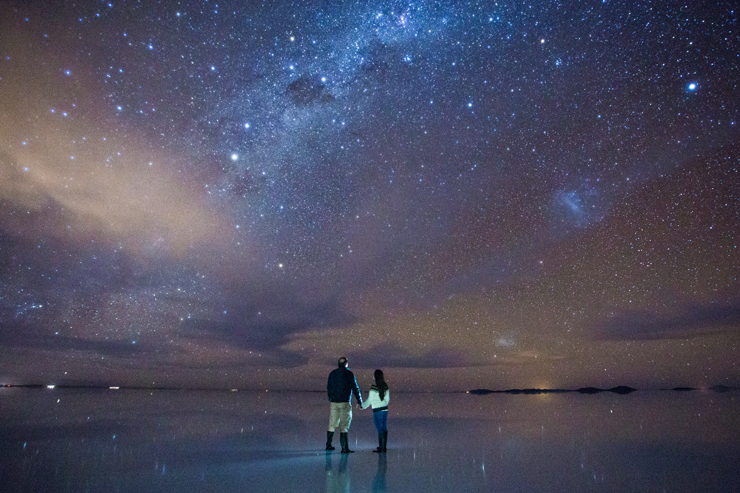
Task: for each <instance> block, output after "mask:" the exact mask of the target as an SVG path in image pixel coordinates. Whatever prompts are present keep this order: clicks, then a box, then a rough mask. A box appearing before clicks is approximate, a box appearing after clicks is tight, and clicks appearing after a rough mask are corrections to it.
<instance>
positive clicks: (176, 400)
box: [0, 388, 740, 493]
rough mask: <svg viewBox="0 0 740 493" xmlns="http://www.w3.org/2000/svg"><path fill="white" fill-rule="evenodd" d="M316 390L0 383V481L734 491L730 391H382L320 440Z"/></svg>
mask: <svg viewBox="0 0 740 493" xmlns="http://www.w3.org/2000/svg"><path fill="white" fill-rule="evenodd" d="M328 411H329V407H328V404H327V403H326V401H325V396H324V394H323V393H320V392H316V393H312V392H223V391H174V390H158V391H144V390H107V389H105V390H103V389H100V390H90V389H59V388H57V389H53V390H50V389H17V388H11V389H0V418H1V421H0V491H3V492H8V493H9V492H28V491H65V492H66V491H68V492H84V491H90V492H103V491H106V492H107V491H122V492H136V493H145V492H154V491H162V492H164V491H167V492H171V491H204V492H211V491H212V492H222V491H279V492H284V493H289V492H293V491H300V492H306V491H327V492H329V491H330V492H334V491H342V492H350V491H356V492H362V491H368V492H369V491H374V492H383V491H389V492H390V491H401V492H403V491H424V492H436V491H465V492H475V491H486V492H488V491H506V492H518V491H521V492H532V491H615V492H616V491H620V492H621V491H651V492H654V491H658V492H660V491H666V492H683V491H703V492H709V491H716V492H727V491H740V468H738V464H740V461H739V459H738V457H740V392H738V391H731V392H725V393H717V392H711V391H693V392H675V391H638V392H634V393H632V394H629V395H617V394H611V393H601V394H594V395H583V394H549V395H507V394H491V395H482V396H478V395H470V394H404V393H401V392H395V393H394V394H393V401H392V402H391V410H390V414H389V419H388V429H389V435H388V452H387V453H386V454H375V453H372V449H374V448H375V447H376V446H377V434H376V432H375V429H374V427H373V424H372V416H371V412H370V411H367V410H366V411H358V410H355V415H354V420H353V422H352V427H351V430H350V447H351V448H353V449H354V450H355V451H356V452H355V453H353V454H349V455H343V454H340V453H339V448H338V444H339V440H338V438H339V437H338V434H337V436H335V438H334V442H335V443H334V444H335V446H337V450H335V451H334V452H333V453H328V454H327V453H326V452H325V451H324V442H325V438H326V421H327V418H328Z"/></svg>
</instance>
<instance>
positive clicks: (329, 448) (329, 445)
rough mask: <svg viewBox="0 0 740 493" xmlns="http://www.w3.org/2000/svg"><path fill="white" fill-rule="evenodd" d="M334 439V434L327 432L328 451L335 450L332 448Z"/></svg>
mask: <svg viewBox="0 0 740 493" xmlns="http://www.w3.org/2000/svg"><path fill="white" fill-rule="evenodd" d="M332 438H334V432H333V431H327V432H326V450H334V447H332V446H331V440H332Z"/></svg>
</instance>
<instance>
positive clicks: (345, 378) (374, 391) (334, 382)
mask: <svg viewBox="0 0 740 493" xmlns="http://www.w3.org/2000/svg"><path fill="white" fill-rule="evenodd" d="M337 364H338V366H339V367H338V368H337V369H335V370H334V371H332V372H331V373H330V374H329V380H328V382H327V384H326V390H327V392H328V394H329V403H330V404H329V405H330V411H329V429H328V431H327V432H326V450H329V451H330V450H334V447H333V446H332V444H331V441H332V438H334V430H336V429H337V428H339V443H340V445H341V446H342V453H343V454H349V453H352V452H354V450H350V449H349V444H348V439H347V433H348V432H349V425H350V423H351V422H352V403H351V400H352V394H353V393H354V394H355V399H356V400H357V404H358V405H359V406H361V407H362V409H367V408H368V407H370V406H372V408H373V422H374V423H375V429H376V430H378V448H376V449H375V450H373V452H378V453H384V452H385V451H386V443H387V441H388V426H387V424H388V401H389V400H390V390H388V384H386V383H385V378H384V377H383V372H382V371H381V370H375V374H374V375H373V376H374V378H375V383H374V384H373V386H372V387H370V392H369V393H368V398H367V401H366V402H365V403H363V402H362V393H361V392H360V387H358V385H357V379H355V375H354V373H352V372H351V371H350V370H349V361H348V360H347V358H345V357H344V356H342V357H341V358H339V361H338V362H337Z"/></svg>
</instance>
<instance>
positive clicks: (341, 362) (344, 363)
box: [337, 356, 349, 368]
mask: <svg viewBox="0 0 740 493" xmlns="http://www.w3.org/2000/svg"><path fill="white" fill-rule="evenodd" d="M337 365H338V366H339V368H342V367H346V366H347V365H349V360H347V358H345V357H344V356H342V357H341V358H339V361H337Z"/></svg>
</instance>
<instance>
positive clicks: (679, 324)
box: [595, 304, 740, 341]
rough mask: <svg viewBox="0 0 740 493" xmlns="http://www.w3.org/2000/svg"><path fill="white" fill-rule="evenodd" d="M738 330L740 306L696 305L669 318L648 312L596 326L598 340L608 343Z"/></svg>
mask: <svg viewBox="0 0 740 493" xmlns="http://www.w3.org/2000/svg"><path fill="white" fill-rule="evenodd" d="M738 328H740V305H738V304H711V305H705V306H698V305H694V306H690V307H688V308H686V309H685V310H684V311H681V312H679V313H672V314H670V315H658V314H655V313H653V312H649V311H645V310H641V311H633V312H626V313H622V314H619V315H616V316H615V317H613V318H610V319H608V320H606V321H605V322H603V323H602V324H601V325H599V326H597V327H596V331H595V337H596V339H598V340H607V341H629V340H660V339H684V338H689V337H699V336H702V335H707V334H715V333H719V332H724V331H727V330H737V329H738Z"/></svg>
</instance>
